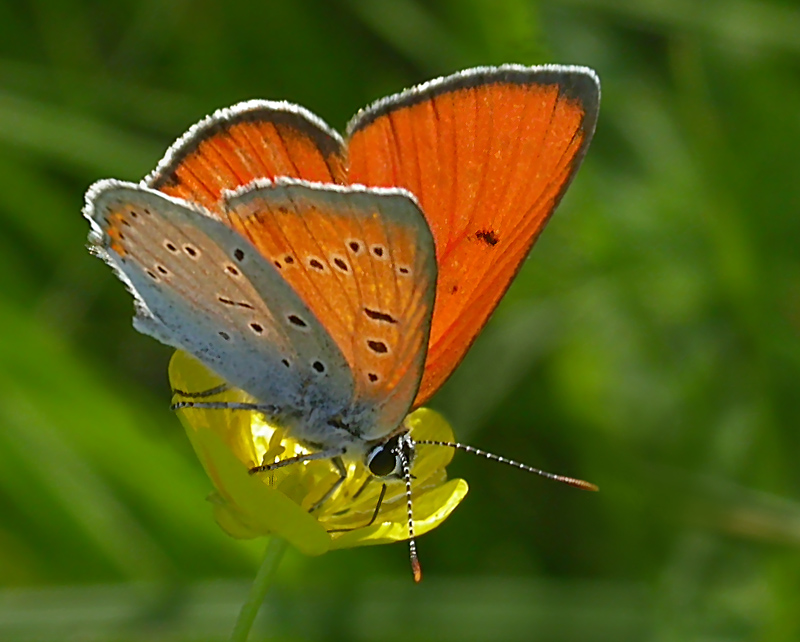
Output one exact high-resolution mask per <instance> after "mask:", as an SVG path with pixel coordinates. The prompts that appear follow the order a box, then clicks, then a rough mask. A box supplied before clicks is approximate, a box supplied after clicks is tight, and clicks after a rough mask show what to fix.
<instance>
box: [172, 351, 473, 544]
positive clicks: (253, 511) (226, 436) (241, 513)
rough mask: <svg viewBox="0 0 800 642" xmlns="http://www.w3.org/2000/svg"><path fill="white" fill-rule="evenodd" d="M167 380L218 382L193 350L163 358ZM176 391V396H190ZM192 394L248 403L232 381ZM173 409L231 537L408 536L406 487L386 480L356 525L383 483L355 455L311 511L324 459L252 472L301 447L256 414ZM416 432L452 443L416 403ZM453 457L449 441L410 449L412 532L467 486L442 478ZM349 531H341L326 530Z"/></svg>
mask: <svg viewBox="0 0 800 642" xmlns="http://www.w3.org/2000/svg"><path fill="white" fill-rule="evenodd" d="M169 375H170V381H171V383H172V386H173V388H174V389H175V390H176V391H184V392H200V391H205V390H210V389H213V388H216V387H217V386H219V385H221V384H223V383H224V382H223V381H222V380H221V379H219V378H218V377H217V376H216V375H214V374H213V373H211V372H210V371H209V370H207V369H206V368H205V367H204V366H203V365H202V364H200V363H199V362H198V361H197V360H195V359H194V358H193V357H191V356H189V355H187V354H186V353H183V352H180V351H178V352H176V353H175V355H174V356H173V358H172V361H171V362H170V368H169ZM191 400H192V397H191V396H184V395H181V394H180V393H178V394H176V396H175V398H174V401H191ZM195 400H196V401H201V402H202V401H215V402H216V401H228V402H252V401H254V400H253V399H252V398H250V397H249V396H248V395H247V394H246V393H244V392H243V391H241V390H238V389H235V388H230V389H227V390H225V391H223V392H220V393H217V394H214V395H213V396H208V397H202V398H195ZM178 416H179V417H180V419H181V422H182V423H183V425H184V427H185V429H186V433H187V435H188V436H189V439H190V441H191V443H192V446H193V447H194V449H195V452H196V453H197V456H198V458H199V459H200V461H201V463H202V464H203V467H204V468H205V470H206V472H207V473H208V476H209V477H210V478H211V480H212V482H213V483H214V486H215V488H216V491H217V492H216V493H214V494H213V495H212V496H211V498H210V500H211V502H212V505H213V509H214V516H215V518H216V520H217V522H218V523H219V525H220V526H221V527H222V528H223V529H224V530H225V531H226V532H227V533H229V534H230V535H231V536H233V537H238V538H251V537H258V536H261V535H268V534H270V533H277V534H279V535H281V536H282V537H284V538H285V539H287V540H288V541H289V542H291V543H292V544H293V545H294V546H295V547H296V548H298V549H299V550H300V551H302V552H304V553H307V554H309V555H319V554H321V553H324V552H325V551H327V550H329V549H331V548H348V547H353V546H367V545H375V544H385V543H390V542H394V541H398V540H404V539H407V538H408V518H407V508H406V496H405V484H404V483H402V482H391V483H389V485H388V486H387V492H386V496H385V498H384V501H383V503H382V505H381V510H380V513H379V516H378V519H377V520H376V523H375V524H373V525H371V526H369V527H364V526H362V525H363V524H366V523H368V522H369V520H370V519H371V517H372V515H373V513H374V511H375V508H376V506H377V501H378V497H379V494H380V490H381V485H382V483H381V482H380V481H379V480H375V478H374V477H372V475H371V474H370V473H369V472H368V471H367V470H366V468H365V467H364V465H363V464H362V463H361V462H350V463H348V465H347V467H348V477H347V480H346V481H345V483H344V484H342V486H341V488H340V490H339V491H338V492H337V493H336V494H335V495H334V496H333V497H331V498H330V499H329V500H328V501H326V502H325V503H324V504H323V505H322V506H321V507H320V508H319V510H317V511H315V512H314V513H313V515H312V514H310V513H309V512H308V511H309V509H310V508H311V507H312V506H314V505H315V504H316V503H317V501H318V500H319V499H320V498H322V497H323V496H324V495H325V493H326V492H327V491H328V490H329V489H330V488H331V487H332V486H333V484H334V483H335V482H336V480H337V478H338V474H337V473H336V472H335V470H334V469H333V467H332V466H331V465H330V462H328V461H313V462H306V463H302V464H295V465H290V466H286V467H284V468H281V469H279V470H276V471H272V472H269V473H258V474H255V475H251V474H250V473H249V469H251V468H252V467H254V466H256V465H259V464H261V463H262V461H270V462H271V461H275V460H276V459H281V458H286V457H291V456H294V455H298V454H302V453H304V452H307V451H306V450H305V449H304V448H303V446H302V445H300V444H299V443H298V442H297V441H295V440H294V439H292V438H291V437H290V436H289V435H286V434H285V432H284V431H283V430H282V429H281V428H279V427H276V426H271V425H269V424H267V423H266V422H265V420H264V418H263V416H262V415H261V414H260V413H257V412H250V411H242V410H230V409H203V408H185V409H181V410H178ZM406 423H407V425H408V426H409V427H410V430H411V436H412V438H415V439H434V440H440V441H452V440H453V433H452V430H451V429H450V426H449V424H448V423H447V422H446V421H445V420H444V418H443V417H442V416H441V415H439V414H438V413H436V412H434V411H432V410H429V409H426V408H421V409H419V410H417V411H415V412H414V413H412V414H411V415H410V416H409V417H408V418H407V419H406ZM452 457H453V451H452V449H451V448H443V447H439V446H425V445H421V446H419V447H418V448H417V456H416V459H415V461H414V466H413V473H414V476H415V479H414V480H413V482H412V500H413V505H414V529H415V533H416V534H418V535H422V534H423V533H426V532H427V531H429V530H431V529H433V528H435V527H436V526H438V525H439V524H440V523H441V522H442V521H444V520H445V519H446V518H447V516H448V515H449V514H450V513H451V512H452V511H453V510H454V509H455V507H456V506H457V505H458V504H459V503H460V502H461V500H462V499H463V498H464V496H465V495H466V493H467V488H468V487H467V483H466V482H465V481H463V480H460V479H455V480H451V481H447V475H446V473H445V470H444V467H445V466H446V465H447V464H448V463H449V462H450V460H451V459H452ZM336 529H348V530H347V532H334V533H331V534H329V533H328V532H327V531H328V530H336Z"/></svg>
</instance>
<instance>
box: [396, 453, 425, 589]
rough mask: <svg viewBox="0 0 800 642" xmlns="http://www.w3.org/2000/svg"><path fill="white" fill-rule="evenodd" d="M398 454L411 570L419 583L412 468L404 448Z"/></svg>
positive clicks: (420, 577) (420, 579)
mask: <svg viewBox="0 0 800 642" xmlns="http://www.w3.org/2000/svg"><path fill="white" fill-rule="evenodd" d="M397 455H398V456H399V457H400V462H401V463H402V465H403V479H405V481H406V506H407V508H408V556H409V559H410V560H411V572H412V573H413V574H414V581H415V582H417V583H418V584H419V583H420V582H421V581H422V567H421V566H420V563H419V557H417V542H416V540H415V539H414V513H413V511H412V507H411V468H410V467H409V465H408V458H407V457H406V455H405V453H404V452H403V449H402V448H398V449H397Z"/></svg>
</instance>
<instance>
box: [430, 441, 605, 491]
mask: <svg viewBox="0 0 800 642" xmlns="http://www.w3.org/2000/svg"><path fill="white" fill-rule="evenodd" d="M414 443H415V444H425V445H428V446H447V447H448V448H453V449H455V450H463V451H464V452H468V453H472V454H473V455H479V456H481V457H485V458H486V459H490V460H492V461H498V462H500V463H501V464H508V465H509V466H513V467H514V468H519V469H520V470H524V471H525V472H528V473H533V474H534V475H539V476H540V477H546V478H547V479H552V480H554V481H558V482H562V483H564V484H567V485H568V486H573V487H574V488H580V489H581V490H593V491H596V490H599V488H598V487H597V486H596V485H594V484H592V483H590V482H587V481H584V480H582V479H575V478H574V477H565V476H564V475H556V474H555V473H548V472H547V471H545V470H540V469H539V468H533V467H532V466H528V465H526V464H521V463H520V462H518V461H514V460H513V459H506V458H505V457H501V456H500V455H495V454H493V453H488V452H486V451H485V450H481V449H480V448H475V447H474V446H468V445H467V444H459V443H457V442H452V441H437V440H435V439H415V440H414Z"/></svg>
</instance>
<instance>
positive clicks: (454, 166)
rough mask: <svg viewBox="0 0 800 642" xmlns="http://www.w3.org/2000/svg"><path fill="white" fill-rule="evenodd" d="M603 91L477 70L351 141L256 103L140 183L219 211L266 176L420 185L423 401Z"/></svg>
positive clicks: (575, 161) (562, 180)
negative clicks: (432, 260) (427, 311)
mask: <svg viewBox="0 0 800 642" xmlns="http://www.w3.org/2000/svg"><path fill="white" fill-rule="evenodd" d="M599 97H600V86H599V81H598V79H597V76H596V75H595V74H594V72H593V71H591V70H590V69H586V68H584V67H561V66H555V65H553V66H542V67H521V66H517V65H504V66H502V67H495V68H492V67H485V68H477V69H472V70H467V71H463V72H460V73H458V74H455V75H452V76H448V77H446V78H440V79H437V80H433V81H431V82H429V83H425V84H423V85H420V86H418V87H415V88H413V89H410V90H408V91H406V92H403V93H401V94H398V95H396V96H392V97H389V98H385V99H383V100H380V101H378V102H377V103H375V104H374V105H372V106H371V107H370V108H368V109H366V110H364V111H362V112H359V114H358V115H356V117H355V118H354V119H353V120H352V121H351V122H350V124H349V126H348V143H347V147H346V146H345V143H344V142H343V141H342V139H341V138H340V137H339V135H338V134H337V133H336V132H335V131H333V130H332V129H331V128H330V127H328V126H327V125H326V124H325V123H324V122H323V121H322V120H320V119H319V118H317V117H316V116H314V115H313V114H311V113H310V112H308V111H306V110H304V109H303V108H301V107H297V106H295V105H291V104H289V103H281V102H269V101H250V102H247V103H241V104H239V105H236V106H234V107H231V108H228V109H222V110H219V111H218V112H217V113H215V114H214V115H213V116H211V117H209V118H207V119H205V120H204V121H201V122H200V123H198V124H197V125H195V126H194V127H192V128H191V129H190V130H189V131H188V132H187V133H186V134H185V135H184V136H182V137H181V138H180V139H179V140H178V141H177V142H176V143H175V144H174V145H173V146H172V147H171V148H170V149H169V150H168V152H167V154H166V156H165V157H164V159H163V160H162V161H161V162H160V163H159V165H158V167H157V168H156V170H155V171H154V172H153V173H152V174H151V175H150V176H148V177H147V179H145V182H146V185H148V186H149V187H153V188H156V189H159V190H161V191H163V192H166V193H167V194H170V195H172V196H177V197H180V198H185V199H187V200H190V201H193V202H196V203H199V204H202V205H204V206H205V207H207V208H208V209H209V210H211V211H214V212H216V213H217V214H219V215H220V216H221V217H223V218H224V216H223V214H222V211H221V209H220V208H221V200H220V199H221V196H222V194H223V191H224V190H234V189H236V188H239V187H241V186H244V185H247V184H249V183H250V182H251V181H252V180H253V179H258V178H269V179H272V178H274V177H277V176H288V177H293V178H300V179H305V180H309V181H317V182H322V183H337V184H346V183H361V184H364V185H368V186H377V187H404V188H406V189H408V190H409V191H410V192H412V193H413V194H414V195H415V196H416V197H417V199H418V201H419V203H420V205H421V206H422V210H423V213H424V215H425V218H426V220H427V222H428V225H429V226H430V228H431V231H432V232H433V237H434V240H435V242H436V257H437V263H438V272H439V279H438V283H437V289H436V305H435V309H434V313H433V321H432V325H431V335H430V341H429V345H428V355H427V360H426V362H425V373H424V376H423V379H422V383H421V386H420V390H419V393H418V395H417V397H416V400H415V402H414V405H415V406H419V405H421V404H423V403H424V402H425V401H427V400H428V399H429V398H430V397H431V396H432V395H433V394H434V393H435V392H436V390H438V388H439V387H440V386H441V385H442V383H444V381H445V380H446V379H447V378H448V377H449V376H450V374H451V373H452V371H453V370H454V369H455V367H456V366H457V365H458V363H459V362H460V361H461V359H462V358H463V357H464V354H465V353H466V352H467V350H468V349H469V347H470V345H471V344H472V342H473V341H474V340H475V338H476V337H477V335H478V333H479V332H480V330H481V328H482V327H483V326H484V324H485V323H486V321H487V320H488V318H489V316H490V315H491V313H492V312H493V311H494V309H495V307H496V306H497V304H498V303H499V301H500V299H501V298H502V296H503V294H504V293H505V291H506V289H507V288H508V286H509V285H510V283H511V280H512V279H513V277H514V275H515V274H516V273H517V271H518V270H519V268H520V266H521V264H522V261H523V260H524V259H525V257H526V256H527V254H528V252H529V251H530V248H531V246H532V245H533V243H534V242H535V241H536V238H537V237H538V235H539V233H540V232H541V231H542V229H543V228H544V225H545V224H546V222H547V220H548V219H549V218H550V215H551V214H552V213H553V211H554V210H555V208H556V206H557V205H558V202H559V200H560V199H561V196H562V195H563V194H564V191H565V190H566V188H567V186H568V185H569V183H570V181H571V180H572V177H573V176H574V174H575V172H576V171H577V169H578V167H579V165H580V162H581V160H582V159H583V156H584V154H585V153H586V149H587V147H588V145H589V142H590V140H591V138H592V134H593V133H594V127H595V123H596V121H597V112H598V107H599ZM345 150H347V151H345ZM348 163H349V165H348Z"/></svg>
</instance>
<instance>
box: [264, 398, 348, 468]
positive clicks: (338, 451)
mask: <svg viewBox="0 0 800 642" xmlns="http://www.w3.org/2000/svg"><path fill="white" fill-rule="evenodd" d="M254 405H255V404H254ZM262 412H263V411H262ZM343 454H344V449H343V448H331V449H330V450H320V451H318V452H315V453H308V454H305V455H296V456H295V457H287V458H286V459H281V460H280V461H276V462H274V463H272V464H262V465H261V466H253V467H252V468H251V469H250V474H251V475H255V474H256V473H268V472H269V471H271V470H277V469H278V468H283V467H284V466H291V465H292V464H302V463H303V462H304V461H316V460H317V459H338V458H339V457H340V456H341V455H343Z"/></svg>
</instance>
